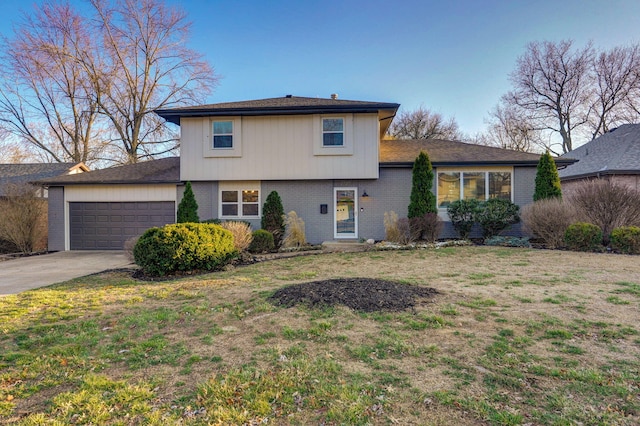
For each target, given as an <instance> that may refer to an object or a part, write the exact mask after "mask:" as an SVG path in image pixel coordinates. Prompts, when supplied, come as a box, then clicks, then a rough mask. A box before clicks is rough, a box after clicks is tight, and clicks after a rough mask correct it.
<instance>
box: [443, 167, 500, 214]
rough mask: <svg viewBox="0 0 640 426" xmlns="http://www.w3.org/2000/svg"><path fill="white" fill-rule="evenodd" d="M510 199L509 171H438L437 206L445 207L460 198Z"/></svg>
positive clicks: (479, 199)
mask: <svg viewBox="0 0 640 426" xmlns="http://www.w3.org/2000/svg"><path fill="white" fill-rule="evenodd" d="M491 198H502V199H505V200H511V172H506V171H505V172H498V171H495V172H476V171H471V172H453V171H452V172H439V173H438V207H441V208H446V207H447V206H448V205H449V204H451V203H452V202H454V201H458V200H460V199H465V200H470V199H476V200H478V201H486V200H488V199H491Z"/></svg>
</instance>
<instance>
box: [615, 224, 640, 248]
mask: <svg viewBox="0 0 640 426" xmlns="http://www.w3.org/2000/svg"><path fill="white" fill-rule="evenodd" d="M611 248H612V249H613V250H615V251H618V252H620V253H626V254H640V228H639V227H637V226H621V227H620V228H615V229H614V230H613V231H611Z"/></svg>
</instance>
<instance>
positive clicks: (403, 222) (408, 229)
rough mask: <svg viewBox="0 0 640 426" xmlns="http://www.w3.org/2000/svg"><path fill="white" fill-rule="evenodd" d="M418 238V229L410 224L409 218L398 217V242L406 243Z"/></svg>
mask: <svg viewBox="0 0 640 426" xmlns="http://www.w3.org/2000/svg"><path fill="white" fill-rule="evenodd" d="M419 238H420V231H418V230H416V229H415V228H414V227H413V226H411V219H408V218H406V217H403V218H401V219H398V240H397V241H395V242H396V243H398V244H402V245H407V244H411V243H413V242H415V241H416V240H418V239H419Z"/></svg>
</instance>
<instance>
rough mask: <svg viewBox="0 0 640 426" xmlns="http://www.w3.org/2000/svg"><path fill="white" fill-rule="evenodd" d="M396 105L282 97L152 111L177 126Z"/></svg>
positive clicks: (384, 107)
mask: <svg viewBox="0 0 640 426" xmlns="http://www.w3.org/2000/svg"><path fill="white" fill-rule="evenodd" d="M399 107H400V104H396V103H389V102H367V101H351V100H346V99H333V98H329V99H327V98H306V97H301V96H290V95H287V96H284V97H280V98H268V99H257V100H252V101H240V102H222V103H217V104H207V105H197V106H190V107H181V108H167V109H159V110H156V111H155V112H156V114H158V115H159V116H160V117H162V118H164V119H165V120H167V121H169V122H171V123H174V124H180V118H181V117H204V116H216V115H217V116H221V115H275V114H279V115H288V114H325V113H326V114H329V113H339V112H354V113H356V112H362V113H364V112H378V111H381V110H390V111H391V115H394V114H395V112H396V110H397V109H398V108H399Z"/></svg>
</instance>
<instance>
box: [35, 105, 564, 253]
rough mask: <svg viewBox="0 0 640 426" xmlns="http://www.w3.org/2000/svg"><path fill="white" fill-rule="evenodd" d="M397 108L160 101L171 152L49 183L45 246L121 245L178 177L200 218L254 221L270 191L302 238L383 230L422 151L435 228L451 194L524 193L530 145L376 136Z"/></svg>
mask: <svg viewBox="0 0 640 426" xmlns="http://www.w3.org/2000/svg"><path fill="white" fill-rule="evenodd" d="M398 108H399V104H397V103H388V102H363V101H350V100H342V99H338V98H337V97H336V96H332V97H331V98H326V99H321V98H307V97H297V96H290V95H287V96H285V97H281V98H271V99H262V100H254V101H243V102H229V103H217V104H210V105H201V106H194V107H184V108H172V109H163V110H158V111H156V113H157V114H158V115H159V116H161V117H162V118H164V119H165V120H167V121H169V122H171V123H174V124H176V125H178V126H180V132H181V137H180V157H179V158H178V157H174V158H164V159H160V160H154V161H149V162H145V163H139V164H135V165H127V166H121V167H116V168H111V169H104V170H96V171H93V172H90V173H85V174H82V175H78V176H66V177H62V178H58V179H53V180H50V181H48V182H47V185H48V187H49V202H50V208H49V214H50V217H49V227H50V231H49V249H50V250H86V249H121V248H122V245H123V242H124V241H125V240H126V239H128V238H130V237H132V236H135V235H139V234H140V233H141V232H143V231H144V230H145V229H147V228H149V227H151V226H161V225H164V224H166V223H173V222H175V213H176V209H177V205H178V203H179V202H180V200H181V198H182V193H183V190H184V184H185V183H186V182H187V181H189V182H191V184H192V187H193V191H194V193H195V196H196V200H197V202H198V206H199V209H198V214H199V216H200V218H201V220H204V219H220V220H223V221H224V220H242V221H246V222H249V223H251V225H252V227H253V229H259V228H260V220H261V215H262V205H263V203H264V201H265V199H266V197H267V195H268V194H269V193H270V192H271V191H277V192H278V194H279V195H280V197H281V199H282V203H283V207H284V210H285V212H289V211H295V212H296V213H297V214H298V216H299V217H301V218H302V219H303V220H304V222H305V230H306V237H307V240H308V241H309V242H310V243H314V244H317V243H322V242H324V241H334V240H361V239H374V240H382V239H384V237H385V229H384V214H385V212H391V211H394V212H396V213H397V214H398V216H399V217H406V216H407V209H408V205H409V196H410V192H411V186H412V166H413V162H414V161H415V159H416V157H417V156H418V154H419V153H420V151H421V150H424V151H426V152H427V153H428V154H429V157H430V159H431V162H432V165H433V167H434V172H435V179H434V184H433V188H432V190H433V192H434V193H435V194H436V196H437V203H438V209H439V214H440V215H441V217H442V219H443V220H445V225H446V226H445V227H444V230H443V233H442V237H454V236H455V232H454V230H453V229H452V227H451V225H450V223H449V222H447V221H448V217H447V214H446V207H447V205H448V204H449V203H451V202H452V201H455V200H458V199H461V198H477V199H479V200H487V199H489V198H504V199H508V200H511V201H513V202H514V203H516V204H518V205H520V206H523V205H526V204H528V203H531V202H532V197H533V191H534V180H535V174H536V165H537V162H538V160H539V155H538V154H530V153H523V152H516V151H509V150H504V149H499V148H493V147H487V146H480V145H473V144H466V143H462V142H457V141H445V140H385V139H384V135H385V133H386V131H387V129H388V127H389V125H390V124H391V122H392V120H393V119H394V117H395V115H396V112H397V110H398ZM572 162H573V160H570V159H565V160H559V161H558V164H559V165H560V166H562V165H566V164H571V163H572ZM512 232H515V233H517V232H519V231H518V229H517V228H516V229H513V230H512Z"/></svg>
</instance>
